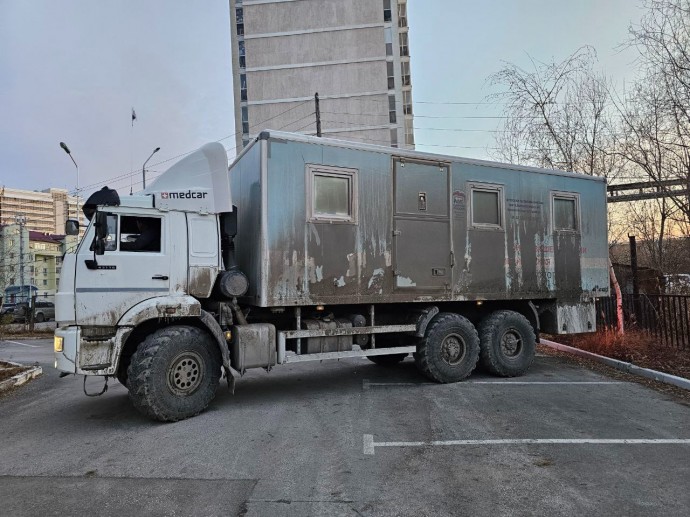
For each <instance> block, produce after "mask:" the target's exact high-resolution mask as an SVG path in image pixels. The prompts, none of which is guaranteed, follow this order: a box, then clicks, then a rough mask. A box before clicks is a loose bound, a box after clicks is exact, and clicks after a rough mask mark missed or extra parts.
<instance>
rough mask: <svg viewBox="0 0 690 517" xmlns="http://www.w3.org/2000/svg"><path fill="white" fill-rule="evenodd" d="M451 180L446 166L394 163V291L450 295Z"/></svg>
mask: <svg viewBox="0 0 690 517" xmlns="http://www.w3.org/2000/svg"><path fill="white" fill-rule="evenodd" d="M449 180H450V176H449V167H448V165H447V164H445V163H438V162H422V161H411V160H407V159H402V158H395V159H394V161H393V182H394V186H393V211H394V215H393V236H394V243H395V247H394V250H395V252H394V273H395V289H396V290H399V291H404V290H410V291H434V292H438V291H446V290H450V287H451V281H452V270H451V268H452V264H451V249H452V248H451V242H450V217H449V212H450V207H449V205H450V196H449V190H450V188H449Z"/></svg>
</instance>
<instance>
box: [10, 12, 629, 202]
mask: <svg viewBox="0 0 690 517" xmlns="http://www.w3.org/2000/svg"><path fill="white" fill-rule="evenodd" d="M305 1H307V0H305ZM309 1H313V0H309ZM372 1H379V0H372ZM641 14H642V11H641V10H640V9H639V7H638V3H637V2H636V1H635V0H599V1H596V0H580V1H577V2H573V1H572V0H520V1H507V0H484V1H482V2H476V1H469V0H424V1H422V0H409V2H408V22H409V25H410V54H411V61H412V84H413V99H414V113H415V117H416V118H415V127H416V129H415V137H416V141H417V149H418V150H421V151H431V152H436V153H441V154H453V155H460V156H467V157H473V158H491V152H492V149H491V148H492V146H493V145H494V144H493V133H492V131H494V130H496V128H497V126H498V124H499V122H500V120H499V119H497V118H490V117H496V116H499V115H500V108H501V106H496V105H491V104H487V103H486V100H487V99H486V96H487V95H488V94H490V93H491V92H492V91H495V90H492V89H491V87H490V85H489V83H488V82H487V78H488V76H489V75H491V74H492V73H494V72H496V71H497V70H499V69H500V68H501V66H502V65H503V62H514V63H516V64H519V65H522V66H528V64H529V58H528V56H532V57H533V58H534V59H537V60H542V61H546V60H550V59H553V58H555V59H558V60H561V59H563V58H565V57H566V56H567V55H569V54H571V53H572V52H574V51H575V50H577V49H578V48H579V47H581V46H583V45H591V46H593V47H594V48H595V49H596V50H597V54H598V58H599V64H600V66H601V69H602V70H603V71H604V72H606V73H607V74H608V75H610V76H611V77H612V78H613V79H614V81H616V83H617V84H618V85H619V86H620V85H622V84H623V82H624V81H630V80H631V79H632V78H633V77H634V76H633V75H632V73H633V72H632V70H633V69H634V59H635V52H634V51H633V50H631V49H627V50H625V49H621V48H620V44H621V43H623V42H625V40H626V38H627V30H628V26H629V25H630V23H636V22H637V21H638V20H639V18H640V16H641ZM0 100H1V105H2V110H1V112H0V186H6V187H11V188H23V189H35V190H42V189H45V188H49V187H61V188H67V189H69V190H74V189H75V187H76V183H77V175H76V170H75V167H74V165H73V163H72V162H71V161H70V159H69V157H68V156H67V155H66V154H65V153H64V152H63V151H62V149H60V147H59V142H60V141H64V142H66V143H67V145H68V146H69V147H70V149H71V151H72V154H73V157H74V159H75V160H76V161H77V163H78V164H79V169H80V187H81V189H82V191H83V193H84V195H88V193H89V192H90V191H93V190H95V189H98V188H100V187H101V186H103V185H104V184H105V183H106V182H107V183H108V185H109V186H111V187H114V188H117V189H118V190H120V193H128V192H129V189H130V183H132V184H133V185H132V186H133V189H134V191H137V190H139V189H140V188H141V166H142V164H143V162H144V160H146V158H147V157H148V156H149V154H150V153H151V151H152V150H153V149H154V148H156V147H160V148H161V150H160V152H159V153H158V154H156V156H154V158H153V159H152V160H151V161H150V162H149V166H148V167H147V168H148V169H149V170H150V172H149V177H151V176H155V175H156V174H158V173H161V172H163V171H164V170H165V169H166V168H167V167H168V166H170V165H171V164H172V163H174V161H175V157H176V156H179V155H182V154H184V153H187V152H189V151H192V150H194V149H196V148H198V147H200V146H201V145H203V144H204V143H206V142H210V141H216V140H220V141H221V142H222V143H223V144H224V145H225V147H226V148H227V149H228V154H229V156H230V157H232V156H233V155H234V153H235V149H234V137H233V134H234V131H235V129H234V118H233V95H232V69H231V58H230V21H229V4H228V2H227V1H226V0H204V1H203V2H189V1H184V0H139V1H133V0H117V1H116V0H99V1H92V0H60V1H59V2H56V1H52V0H50V1H49V0H32V1H30V2H27V1H25V0H0ZM132 107H134V108H135V110H136V114H137V120H136V121H135V123H134V126H133V127H132V124H131V108H132ZM132 171H137V172H135V174H133V175H132V174H131V172H132Z"/></svg>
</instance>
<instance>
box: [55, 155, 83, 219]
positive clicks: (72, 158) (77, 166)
mask: <svg viewBox="0 0 690 517" xmlns="http://www.w3.org/2000/svg"><path fill="white" fill-rule="evenodd" d="M60 147H62V150H63V151H65V152H66V153H67V155H68V156H69V157H70V159H71V160H72V163H73V164H74V166H75V167H76V168H77V220H79V219H80V217H79V165H77V162H75V161H74V157H73V156H72V153H71V152H70V150H69V147H67V144H66V143H65V142H60ZM68 206H69V205H68ZM67 213H68V214H69V209H68V210H67ZM67 218H68V219H69V215H68V216H67Z"/></svg>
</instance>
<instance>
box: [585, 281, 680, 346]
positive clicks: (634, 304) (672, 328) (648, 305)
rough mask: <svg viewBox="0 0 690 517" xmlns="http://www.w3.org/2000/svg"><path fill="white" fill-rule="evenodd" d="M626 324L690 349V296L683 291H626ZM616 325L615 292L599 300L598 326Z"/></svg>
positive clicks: (624, 303)
mask: <svg viewBox="0 0 690 517" xmlns="http://www.w3.org/2000/svg"><path fill="white" fill-rule="evenodd" d="M623 318H624V322H625V325H626V328H633V329H637V330H642V331H645V332H647V333H649V334H650V335H652V336H654V337H655V338H656V339H658V340H659V343H660V344H662V345H663V346H668V347H673V348H678V349H681V350H688V351H690V296H688V295H680V294H639V295H637V296H635V295H633V294H624V295H623ZM615 325H616V298H615V296H611V297H607V298H599V299H598V300H597V327H598V328H601V327H603V326H610V327H614V326H615Z"/></svg>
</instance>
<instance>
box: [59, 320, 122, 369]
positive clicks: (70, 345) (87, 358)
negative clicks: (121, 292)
mask: <svg viewBox="0 0 690 517" xmlns="http://www.w3.org/2000/svg"><path fill="white" fill-rule="evenodd" d="M86 331H87V334H86V337H85V336H84V335H83V331H82V328H81V327H79V326H74V325H70V326H63V327H59V328H58V329H57V330H55V368H56V369H58V370H60V371H63V372H67V373H76V374H80V375H114V374H115V372H116V370H117V363H118V361H117V359H118V358H119V355H120V350H121V349H122V343H124V341H125V337H126V335H127V334H128V333H129V332H131V328H129V327H119V328H117V330H116V331H115V332H114V333H109V334H108V335H103V336H98V335H94V332H93V331H92V329H90V328H87V329H86ZM60 339H61V340H62V342H61V345H62V350H59V344H60V343H59V340H60Z"/></svg>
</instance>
